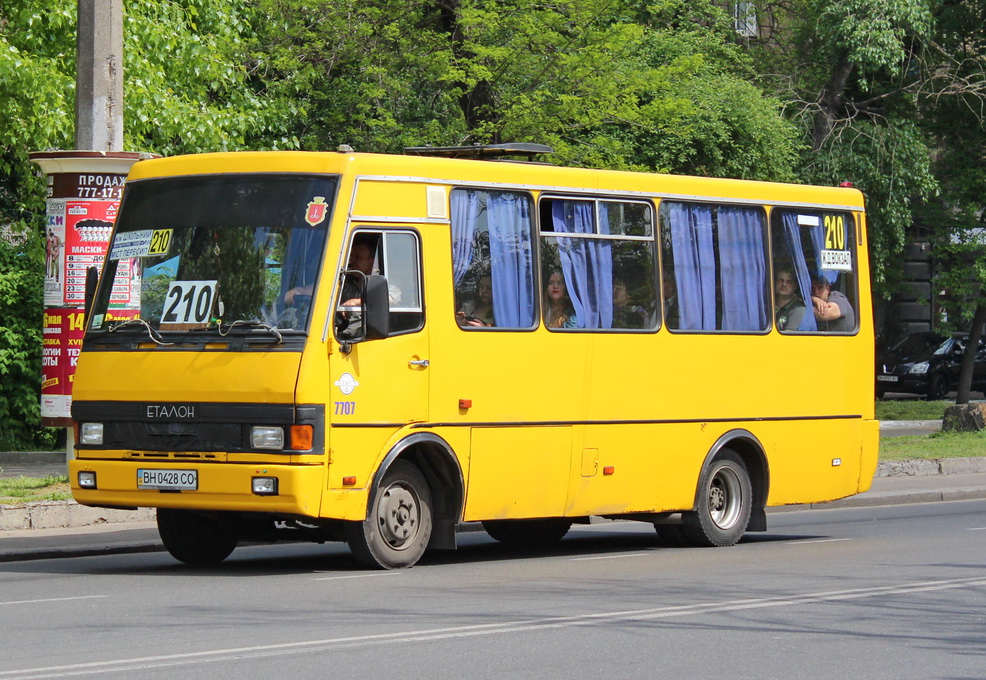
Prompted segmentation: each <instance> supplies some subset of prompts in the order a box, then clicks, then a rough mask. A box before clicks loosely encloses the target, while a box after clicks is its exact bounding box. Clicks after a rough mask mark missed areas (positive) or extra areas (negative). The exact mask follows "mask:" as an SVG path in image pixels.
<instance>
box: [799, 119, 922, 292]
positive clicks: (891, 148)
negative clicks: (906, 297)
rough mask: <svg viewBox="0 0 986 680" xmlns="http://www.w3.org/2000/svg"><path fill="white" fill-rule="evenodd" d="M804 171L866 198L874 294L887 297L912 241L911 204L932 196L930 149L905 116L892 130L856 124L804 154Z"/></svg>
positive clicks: (815, 179) (814, 178)
mask: <svg viewBox="0 0 986 680" xmlns="http://www.w3.org/2000/svg"><path fill="white" fill-rule="evenodd" d="M805 172H806V174H807V175H808V177H809V178H810V181H811V182H813V183H815V184H826V185H830V186H831V185H836V184H839V183H840V182H843V181H851V182H852V183H853V185H854V186H855V187H856V188H858V189H860V190H862V191H863V193H864V194H865V195H866V207H867V225H868V236H869V241H870V251H871V252H870V264H871V267H872V277H873V281H874V291H875V294H877V295H882V296H884V297H889V295H890V293H891V292H893V291H894V290H896V289H897V287H898V286H899V285H900V282H901V279H902V277H903V268H902V266H901V264H900V262H901V259H902V257H903V254H904V249H905V247H906V245H907V243H908V242H909V241H911V240H913V230H912V225H913V223H914V219H915V205H916V204H920V203H922V202H926V201H929V200H931V199H932V198H934V197H935V196H936V195H937V193H938V180H937V178H936V177H935V175H934V173H933V171H932V166H931V149H929V148H928V145H927V142H926V140H925V137H924V136H923V135H922V134H921V132H920V130H919V129H918V127H917V124H916V123H915V122H914V121H912V120H908V119H906V118H905V119H900V120H897V121H896V122H895V124H894V125H893V126H890V125H885V124H882V123H881V122H877V121H860V122H858V123H856V124H854V125H853V126H851V127H850V128H848V129H845V130H843V131H842V132H841V133H840V135H838V136H833V137H831V138H829V139H828V140H827V141H826V143H825V144H824V146H823V147H822V148H821V149H819V150H818V151H817V152H815V153H814V154H812V155H810V156H809V157H808V158H807V159H806V168H805Z"/></svg>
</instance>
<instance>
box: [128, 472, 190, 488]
mask: <svg viewBox="0 0 986 680" xmlns="http://www.w3.org/2000/svg"><path fill="white" fill-rule="evenodd" d="M137 488H138V489H158V490H161V491H194V490H196V489H198V488H199V471H198V470H153V469H148V468H142V469H140V470H137Z"/></svg>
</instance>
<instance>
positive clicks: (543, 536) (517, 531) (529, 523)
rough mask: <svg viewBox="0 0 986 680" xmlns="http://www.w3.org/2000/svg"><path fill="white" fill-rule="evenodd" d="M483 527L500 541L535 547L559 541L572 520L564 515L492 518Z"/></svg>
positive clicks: (570, 525)
mask: <svg viewBox="0 0 986 680" xmlns="http://www.w3.org/2000/svg"><path fill="white" fill-rule="evenodd" d="M483 528H484V529H485V530H486V533H488V534H489V535H490V536H492V537H493V538H494V539H496V540H497V541H500V543H506V544H508V545H516V546H524V547H535V546H540V545H546V544H551V543H557V542H558V541H560V540H561V539H563V538H564V537H565V534H567V533H568V530H569V529H571V528H572V520H570V519H566V518H564V517H549V518H546V519H492V520H487V521H485V522H483Z"/></svg>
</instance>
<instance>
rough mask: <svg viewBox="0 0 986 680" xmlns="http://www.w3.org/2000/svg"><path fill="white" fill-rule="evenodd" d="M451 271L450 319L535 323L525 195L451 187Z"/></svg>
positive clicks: (480, 324)
mask: <svg viewBox="0 0 986 680" xmlns="http://www.w3.org/2000/svg"><path fill="white" fill-rule="evenodd" d="M451 205H452V212H451V214H452V273H453V280H454V285H455V310H454V313H455V318H456V323H458V324H459V326H460V327H461V328H463V329H464V330H479V329H483V328H514V329H529V328H532V327H533V326H534V324H535V320H534V312H535V309H536V303H535V299H536V298H535V293H534V260H533V252H534V247H533V243H532V231H533V220H532V210H531V198H530V196H529V195H527V194H524V193H520V192H511V191H485V190H479V189H454V190H452V193H451Z"/></svg>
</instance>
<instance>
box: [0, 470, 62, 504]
mask: <svg viewBox="0 0 986 680" xmlns="http://www.w3.org/2000/svg"><path fill="white" fill-rule="evenodd" d="M70 498H72V491H71V489H70V488H69V485H68V477H64V476H57V475H49V476H48V477H23V476H21V477H9V478H0V505H23V504H24V503H31V502H33V501H65V500H68V499H70Z"/></svg>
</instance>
